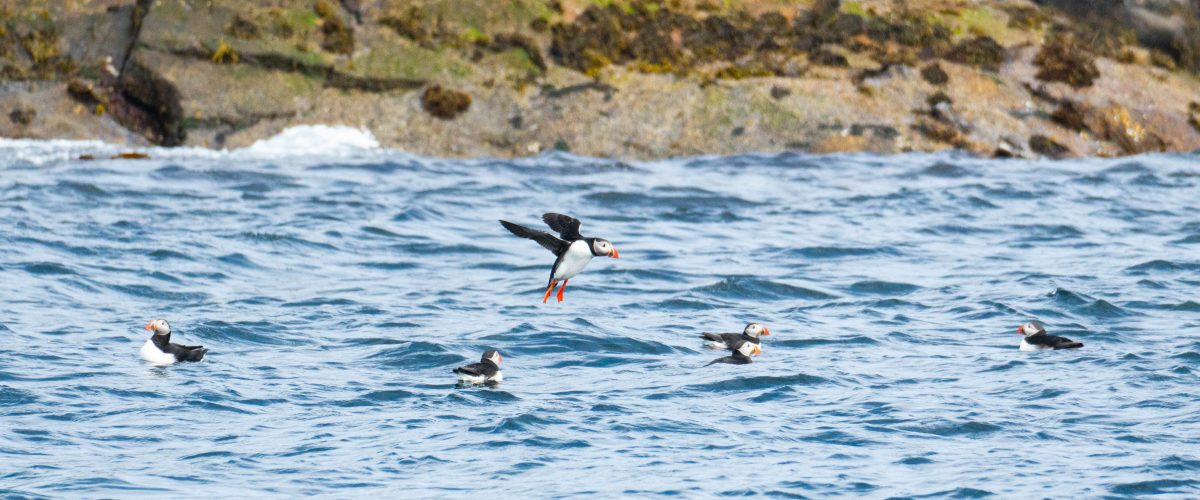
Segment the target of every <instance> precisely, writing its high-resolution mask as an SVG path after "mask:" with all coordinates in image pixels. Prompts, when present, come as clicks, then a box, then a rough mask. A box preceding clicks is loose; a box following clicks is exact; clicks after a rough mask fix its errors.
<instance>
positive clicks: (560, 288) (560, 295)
mask: <svg viewBox="0 0 1200 500" xmlns="http://www.w3.org/2000/svg"><path fill="white" fill-rule="evenodd" d="M568 281H571V280H563V284H562V286H560V287H558V301H559V302H562V301H563V290H566V289H567V282H568Z"/></svg>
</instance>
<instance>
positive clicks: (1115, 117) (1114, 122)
mask: <svg viewBox="0 0 1200 500" xmlns="http://www.w3.org/2000/svg"><path fill="white" fill-rule="evenodd" d="M1099 119H1100V122H1101V124H1102V125H1101V127H1098V128H1101V130H1102V131H1103V136H1104V137H1105V138H1106V139H1108V140H1110V141H1113V142H1115V143H1117V145H1118V146H1120V147H1121V150H1122V151H1124V152H1125V153H1126V154H1139V153H1148V152H1152V151H1166V149H1167V144H1166V142H1165V141H1163V139H1162V137H1159V136H1158V134H1155V133H1154V132H1151V131H1150V130H1148V129H1147V128H1146V126H1145V125H1143V124H1142V123H1141V122H1140V121H1138V120H1136V119H1134V118H1133V116H1132V115H1131V114H1130V112H1129V109H1127V108H1126V107H1125V106H1121V105H1119V104H1112V105H1109V106H1107V107H1105V108H1104V109H1102V110H1100V111H1099Z"/></svg>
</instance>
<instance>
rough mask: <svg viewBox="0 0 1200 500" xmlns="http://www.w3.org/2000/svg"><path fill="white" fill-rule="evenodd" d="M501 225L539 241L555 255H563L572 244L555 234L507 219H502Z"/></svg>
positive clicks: (518, 234) (519, 234) (522, 235)
mask: <svg viewBox="0 0 1200 500" xmlns="http://www.w3.org/2000/svg"><path fill="white" fill-rule="evenodd" d="M500 225H501V226H504V229H507V230H509V232H511V233H512V234H515V235H517V236H520V237H522V238H526V239H530V240H533V241H536V242H538V244H539V245H541V246H542V247H543V248H545V249H546V250H549V251H551V252H554V255H562V254H564V253H566V251H567V247H570V246H571V244H570V243H567V242H565V241H563V240H560V239H558V238H556V237H554V235H553V234H550V233H547V232H544V231H538V230H537V229H529V228H527V227H525V226H522V225H520V224H513V223H511V222H509V221H506V220H502V221H500Z"/></svg>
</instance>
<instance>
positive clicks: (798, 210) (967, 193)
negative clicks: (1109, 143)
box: [0, 141, 1200, 498]
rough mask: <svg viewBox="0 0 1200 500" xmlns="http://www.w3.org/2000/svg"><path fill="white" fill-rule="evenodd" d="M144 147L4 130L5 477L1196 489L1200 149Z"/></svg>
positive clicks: (359, 491) (931, 491) (200, 489)
mask: <svg viewBox="0 0 1200 500" xmlns="http://www.w3.org/2000/svg"><path fill="white" fill-rule="evenodd" d="M275 146H279V144H275ZM284 146H286V145H284ZM308 146H311V144H308ZM367 146H368V147H369V144H368V145H367ZM115 149H116V148H115V147H114V146H108V145H102V144H97V143H67V142H40V143H36V142H28V141H6V142H3V143H0V217H2V220H3V222H2V223H0V244H2V245H3V247H4V249H3V251H0V294H2V295H0V296H2V297H3V298H4V300H3V301H0V338H2V339H3V342H0V421H2V422H3V427H4V429H3V430H0V493H3V494H4V495H5V496H26V495H27V496H43V495H44V496H49V497H64V496H65V497H99V496H126V495H135V494H138V495H150V496H164V497H165V496H172V497H175V496H187V497H191V496H216V497H229V496H235V495H263V494H274V495H278V496H294V495H302V494H326V495H335V496H366V495H369V494H387V493H392V494H395V492H399V491H403V492H405V494H406V495H407V496H412V497H438V496H441V497H462V496H466V495H469V494H487V495H491V496H496V497H503V498H513V497H530V496H533V497H560V496H573V495H588V494H591V495H594V496H598V497H607V498H611V497H615V496H621V495H638V496H654V495H659V496H683V497H695V496H710V495H731V496H782V497H827V496H850V497H860V496H865V497H893V496H899V497H905V496H909V497H917V496H921V497H977V496H985V495H987V494H989V493H990V494H997V495H1003V496H1007V497H1031V496H1036V497H1081V496H1083V497H1096V496H1112V497H1127V496H1135V495H1141V494H1147V493H1167V494H1176V495H1180V496H1195V495H1197V494H1200V480H1198V479H1196V478H1197V477H1200V454H1198V453H1197V451H1196V450H1198V449H1200V432H1198V431H1197V429H1200V411H1198V410H1200V404H1198V393H1200V391H1198V389H1197V387H1200V384H1198V382H1200V376H1198V372H1200V218H1197V214H1198V213H1200V156H1197V155H1155V156H1143V157H1136V158H1126V159H1120V160H1099V159H1093V160H1078V161H1067V162H1043V161H994V160H980V159H974V158H969V157H965V156H957V155H905V156H897V157H878V156H870V155H848V156H810V155H803V154H771V155H749V156H737V157H705V158H686V159H676V160H668V161H660V162H649V163H622V162H616V161H608V160H597V159H589V158H580V157H574V156H570V155H566V154H557V153H556V154H549V155H543V156H540V157H536V158H529V159H521V160H515V161H507V160H470V161H460V160H444V159H430V158H422V157H415V156H411V155H407V154H404V153H400V152H395V151H384V150H378V149H360V148H358V147H351V148H349V149H344V150H338V149H331V150H327V151H326V153H324V154H322V153H321V151H320V150H318V151H312V150H306V151H305V153H306V155H304V156H299V155H291V154H289V152H288V151H289V148H288V147H276V148H262V149H259V150H257V152H255V151H243V152H224V153H215V152H207V151H203V150H152V151H150V152H149V153H150V155H151V159H149V160H97V161H79V160H75V159H73V158H75V157H77V156H78V155H79V154H80V153H81V152H88V151H100V152H102V153H104V154H103V155H101V154H98V155H97V156H102V157H107V154H108V153H111V152H113V151H114V150H115ZM546 211H560V212H564V213H568V214H572V215H574V216H576V217H579V218H580V219H582V220H583V228H582V229H583V233H584V234H585V235H590V236H600V237H604V238H608V239H610V240H611V241H612V242H613V243H614V245H615V246H616V247H617V249H618V250H619V251H620V254H621V258H620V259H618V260H612V259H595V260H594V261H593V262H592V263H591V264H590V266H589V268H588V270H587V271H586V272H585V273H584V274H582V275H580V276H579V277H578V278H576V279H574V280H572V281H571V283H570V286H569V287H568V288H567V290H566V301H565V302H563V303H561V304H560V303H555V302H554V301H553V299H551V302H550V303H548V304H542V303H541V300H540V299H541V296H542V292H543V290H544V287H545V281H546V278H547V275H548V272H549V266H550V264H551V262H552V261H553V256H552V255H550V254H549V253H548V252H546V251H545V250H543V249H542V248H540V247H539V246H538V245H537V244H535V243H533V242H531V241H527V240H521V239H518V238H515V237H513V236H511V235H510V234H508V233H507V232H506V231H505V230H503V229H502V228H501V227H500V226H499V224H497V222H496V220H497V219H501V218H503V219H506V220H511V221H513V222H517V223H522V224H526V225H529V226H532V227H540V226H541V224H540V221H539V215H540V214H541V213H542V212H546ZM157 317H161V318H166V319H168V320H170V321H171V324H172V325H173V327H174V329H175V330H176V333H175V338H174V339H173V340H175V341H176V342H181V343H186V344H204V345H205V346H207V347H209V348H210V349H211V352H210V353H209V354H208V356H207V358H206V359H205V360H204V361H203V362H200V363H194V364H184V365H176V366H170V367H166V368H156V367H153V366H150V365H148V364H146V363H145V362H143V361H141V360H140V359H139V358H138V357H137V351H138V348H139V347H140V345H141V344H142V343H143V342H144V341H145V339H146V333H147V332H145V331H144V330H143V329H142V325H144V324H145V323H146V321H147V320H149V319H152V318H157ZM1030 317H1037V318H1040V319H1041V320H1043V321H1044V322H1045V323H1046V324H1047V326H1048V328H1049V329H1050V331H1051V333H1054V334H1058V335H1064V336H1068V337H1070V338H1072V339H1075V340H1079V341H1082V342H1084V343H1085V347H1084V348H1083V349H1081V350H1075V351H1056V352H1041V353H1024V352H1018V351H1017V344H1018V342H1019V340H1020V339H1019V337H1018V336H1017V335H1016V334H1015V333H1014V332H1015V328H1016V326H1017V325H1018V324H1019V323H1020V322H1022V321H1023V320H1025V319H1027V318H1030ZM750 320H757V321H761V322H763V323H765V324H766V325H768V326H769V327H770V329H771V333H772V335H771V336H769V337H766V338H765V339H764V341H763V346H764V353H763V355H762V356H761V357H759V358H757V359H756V361H755V362H754V363H753V364H751V365H745V366H730V365H714V366H709V367H703V365H704V364H705V363H707V362H708V361H710V360H712V359H713V358H716V357H718V356H720V355H723V354H722V353H720V352H717V351H711V350H707V349H704V348H703V346H702V342H701V340H700V339H699V338H697V334H698V333H699V332H701V331H705V330H709V331H712V330H718V331H739V330H740V329H741V327H742V326H743V325H744V324H745V322H747V321H750ZM488 348H495V349H499V350H500V351H501V352H502V353H503V355H504V366H503V369H504V375H505V381H504V383H503V384H501V385H500V386H498V387H496V388H456V387H455V385H454V378H453V376H452V374H451V373H450V370H451V369H452V368H453V367H455V366H459V365H461V364H465V363H470V362H474V361H477V360H478V357H479V354H480V353H481V352H482V351H483V350H484V349H488Z"/></svg>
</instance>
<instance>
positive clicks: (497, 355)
mask: <svg viewBox="0 0 1200 500" xmlns="http://www.w3.org/2000/svg"><path fill="white" fill-rule="evenodd" d="M490 359H491V360H492V362H493V363H496V366H500V360H501V359H504V357H503V356H501V355H500V351H496V353H495V354H492V357H491V358H490Z"/></svg>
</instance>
